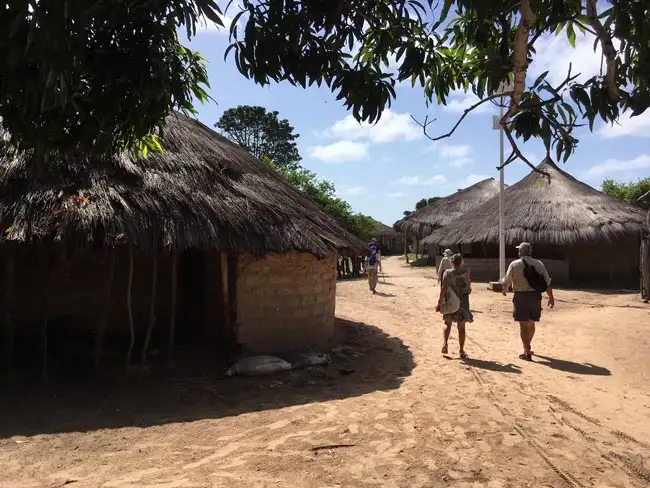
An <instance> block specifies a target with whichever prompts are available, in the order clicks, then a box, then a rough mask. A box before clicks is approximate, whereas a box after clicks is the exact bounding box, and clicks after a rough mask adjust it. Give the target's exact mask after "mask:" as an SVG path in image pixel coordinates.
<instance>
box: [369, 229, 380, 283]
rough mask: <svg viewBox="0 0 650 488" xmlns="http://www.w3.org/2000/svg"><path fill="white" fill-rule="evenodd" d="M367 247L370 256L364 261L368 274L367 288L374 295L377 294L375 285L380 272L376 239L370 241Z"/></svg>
mask: <svg viewBox="0 0 650 488" xmlns="http://www.w3.org/2000/svg"><path fill="white" fill-rule="evenodd" d="M368 247H369V248H370V256H368V258H367V259H366V271H367V272H368V286H369V287H370V291H371V292H372V293H373V294H374V293H377V283H378V281H379V272H380V271H381V253H380V252H379V246H378V245H377V240H376V239H373V240H372V241H370V244H368Z"/></svg>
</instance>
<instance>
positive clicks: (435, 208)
mask: <svg viewBox="0 0 650 488" xmlns="http://www.w3.org/2000/svg"><path fill="white" fill-rule="evenodd" d="M498 193H499V182H498V181H496V180H495V179H494V178H488V179H485V180H482V181H479V182H478V183H475V184H473V185H472V186H469V187H467V188H464V189H462V190H458V191H457V192H456V193H453V194H451V195H449V196H446V197H444V198H441V199H440V200H436V201H435V202H433V203H432V204H430V205H427V206H426V207H422V208H421V209H419V210H416V211H415V212H413V213H411V214H410V215H409V216H408V217H404V218H403V219H401V220H398V221H397V222H395V223H394V224H393V228H394V229H395V230H396V231H398V232H405V231H406V232H415V233H417V234H420V233H422V231H423V230H425V229H426V228H427V227H428V228H429V229H432V230H433V229H438V228H440V227H444V226H446V225H448V224H449V223H450V222H453V221H454V220H456V219H457V218H458V217H460V216H461V215H463V214H464V213H465V212H468V211H469V210H472V209H474V208H476V207H478V206H479V205H481V204H482V203H484V202H486V201H488V200H489V199H490V198H492V197H493V196H494V195H496V194H498Z"/></svg>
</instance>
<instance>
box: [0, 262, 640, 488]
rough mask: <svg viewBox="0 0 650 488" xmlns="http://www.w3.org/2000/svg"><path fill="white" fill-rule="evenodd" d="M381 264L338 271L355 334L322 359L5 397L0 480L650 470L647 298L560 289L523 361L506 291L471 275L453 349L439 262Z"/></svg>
mask: <svg viewBox="0 0 650 488" xmlns="http://www.w3.org/2000/svg"><path fill="white" fill-rule="evenodd" d="M384 267H385V271H386V282H385V283H383V282H382V283H381V284H380V288H379V289H380V292H381V293H380V294H379V295H376V296H372V295H370V293H369V292H368V289H367V286H366V284H365V283H364V282H363V281H350V282H343V283H340V284H339V286H338V293H337V315H338V316H339V317H340V318H341V319H343V322H342V327H343V329H344V330H345V331H346V332H347V334H348V341H349V346H350V348H348V349H345V350H343V351H342V352H340V353H339V355H338V356H336V358H337V359H335V361H334V363H333V365H332V367H331V368H329V369H328V370H327V371H325V372H324V373H323V372H321V374H319V375H316V374H315V373H317V371H316V372H314V374H312V376H311V377H307V378H305V377H303V376H300V377H295V376H281V377H278V378H266V379H260V380H258V379H255V380H242V379H233V380H224V381H222V380H215V382H214V383H211V384H208V383H207V382H206V381H203V382H201V383H199V384H198V385H196V386H194V387H192V388H189V389H188V387H187V385H185V387H184V389H179V387H177V386H175V384H172V383H169V384H166V385H165V390H164V395H161V396H156V395H159V392H157V391H156V392H155V393H152V391H151V390H144V389H142V388H141V389H142V390H143V391H142V392H141V396H143V397H146V398H145V399H143V398H140V397H138V396H137V395H136V393H134V392H132V391H130V392H129V393H128V395H127V394H126V393H124V388H122V389H120V390H119V391H118V392H113V393H111V394H108V393H104V394H103V395H104V396H102V397H101V401H100V400H95V398H96V396H95V394H94V393H91V392H88V393H87V395H89V396H90V397H91V399H93V400H88V401H87V402H86V403H83V405H78V404H74V405H71V404H70V403H64V402H63V400H60V397H61V396H62V394H60V393H59V400H57V401H49V402H48V403H47V408H48V415H47V416H45V415H44V416H43V418H42V419H41V418H40V417H39V419H38V420H39V422H40V423H37V426H36V427H33V428H31V429H28V428H27V427H26V426H27V425H30V426H33V424H34V423H35V422H36V420H35V417H34V416H33V415H32V416H27V417H29V421H30V422H31V423H30V424H28V423H26V422H27V420H26V419H27V417H26V416H25V415H23V416H21V413H20V412H18V411H13V412H10V413H9V414H7V411H6V410H4V411H2V415H3V417H2V419H1V422H2V423H5V422H8V423H9V424H5V426H6V425H9V426H10V428H8V429H7V428H5V429H4V430H3V432H5V431H6V432H10V433H11V435H9V434H6V435H4V438H3V439H0V486H1V487H12V488H41V487H59V486H70V487H72V488H78V487H100V486H101V487H108V488H136V487H138V488H145V487H146V488H154V487H156V488H176V487H179V488H181V487H222V486H223V487H233V486H236V487H268V486H287V487H319V488H320V487H323V488H324V487H364V486H368V487H370V486H381V487H457V488H461V487H462V488H500V487H511V488H524V487H531V488H532V487H563V486H567V487H602V488H604V487H643V486H648V485H649V484H650V466H647V465H645V464H644V460H645V459H647V460H648V461H647V463H648V464H650V418H649V417H650V389H649V388H648V378H649V377H650V361H649V360H648V359H647V354H646V352H647V350H648V342H649V341H650V308H648V307H647V306H645V307H644V306H643V305H641V304H640V303H638V302H637V301H636V299H635V297H634V296H632V295H607V296H606V295H602V294H595V293H583V292H563V291H558V292H557V297H558V299H559V301H558V304H557V307H556V310H554V311H553V312H550V313H546V314H545V315H544V317H543V320H544V322H543V325H542V326H540V327H539V331H538V335H537V337H536V338H535V344H534V345H535V347H534V349H535V351H536V353H537V354H539V355H540V357H538V358H537V359H536V361H537V362H536V363H533V364H530V363H524V362H522V361H520V360H519V359H517V355H518V354H519V352H520V350H519V349H520V345H519V340H518V332H517V329H516V327H515V325H514V324H512V323H511V321H510V319H509V318H510V303H509V301H508V299H506V298H504V297H501V296H500V295H495V294H492V293H490V292H488V291H487V290H486V289H485V287H483V286H480V285H478V284H477V285H475V287H474V294H473V296H472V308H473V309H474V310H475V323H474V324H472V325H471V326H469V329H468V335H469V342H468V344H467V347H466V349H467V351H468V353H469V354H470V358H471V359H470V360H468V361H466V362H462V361H460V360H458V359H456V358H455V357H450V358H445V357H443V356H442V355H441V354H440V346H441V332H442V330H441V324H440V319H439V316H437V315H436V314H435V313H434V310H433V305H434V302H435V298H434V296H435V294H436V293H437V292H438V288H437V286H436V284H435V281H433V280H432V279H431V277H432V275H433V270H432V269H430V268H420V269H410V268H408V267H406V266H404V265H403V263H402V262H401V261H399V260H397V259H386V260H385V266H384ZM452 337H453V338H454V342H453V343H452V344H451V347H450V352H456V351H457V347H456V344H455V332H454V333H452ZM346 354H347V355H348V356H347V358H345V355H346ZM352 370H354V371H352ZM146 399H148V400H149V401H148V402H146V401H145V400H146ZM62 402H63V403H62ZM143 402H144V403H143ZM34 403H36V402H34ZM87 404H88V405H87ZM188 404H189V405H188ZM91 407H92V408H91ZM25 408H27V407H25ZM30 408H37V405H32V406H30ZM153 410H155V413H153V412H152V411H153ZM64 420H65V421H64ZM12 422H13V424H12ZM12 425H13V426H14V427H15V428H11V426H12ZM0 427H1V426H0ZM39 429H40V430H39ZM21 432H23V433H24V434H28V435H19V434H20V433H21ZM38 432H41V433H38ZM37 433H38V434H37ZM32 434H37V435H32Z"/></svg>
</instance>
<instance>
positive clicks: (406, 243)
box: [404, 223, 409, 264]
mask: <svg viewBox="0 0 650 488" xmlns="http://www.w3.org/2000/svg"><path fill="white" fill-rule="evenodd" d="M404 259H406V264H408V263H409V238H408V233H407V232H406V223H405V224H404Z"/></svg>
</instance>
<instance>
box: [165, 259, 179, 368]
mask: <svg viewBox="0 0 650 488" xmlns="http://www.w3.org/2000/svg"><path fill="white" fill-rule="evenodd" d="M171 266H172V283H171V286H172V296H171V303H170V304H169V307H170V308H171V313H170V316H169V336H168V338H167V359H171V358H172V356H173V355H174V341H175V339H176V292H177V288H178V255H177V254H176V252H175V251H173V250H172V263H171Z"/></svg>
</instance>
